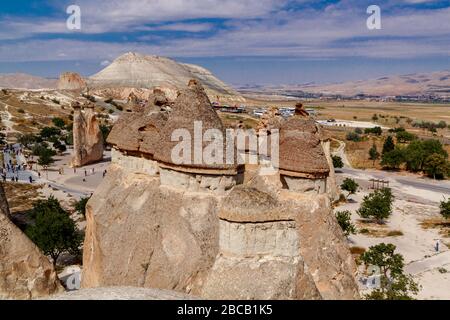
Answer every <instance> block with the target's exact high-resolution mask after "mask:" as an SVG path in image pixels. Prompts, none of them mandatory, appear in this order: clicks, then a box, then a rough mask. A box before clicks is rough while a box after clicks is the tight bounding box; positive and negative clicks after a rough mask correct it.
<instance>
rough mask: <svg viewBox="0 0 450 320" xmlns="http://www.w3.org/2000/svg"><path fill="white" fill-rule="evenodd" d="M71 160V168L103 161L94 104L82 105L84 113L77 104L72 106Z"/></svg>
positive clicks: (102, 144)
mask: <svg viewBox="0 0 450 320" xmlns="http://www.w3.org/2000/svg"><path fill="white" fill-rule="evenodd" d="M72 108H73V111H74V114H73V158H72V163H71V164H72V166H73V167H81V166H84V165H87V164H90V163H94V162H97V161H100V160H102V159H103V149H104V142H103V135H102V132H101V130H100V125H99V122H98V120H97V118H96V116H95V112H94V104H92V103H87V104H85V105H84V113H83V112H82V110H81V109H82V108H81V105H80V104H79V103H78V102H74V103H73V104H72Z"/></svg>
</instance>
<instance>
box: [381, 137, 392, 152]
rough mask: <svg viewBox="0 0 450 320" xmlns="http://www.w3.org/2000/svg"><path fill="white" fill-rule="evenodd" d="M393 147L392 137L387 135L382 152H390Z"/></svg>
mask: <svg viewBox="0 0 450 320" xmlns="http://www.w3.org/2000/svg"><path fill="white" fill-rule="evenodd" d="M394 149H395V144H394V139H392V137H391V136H388V137H387V138H386V140H385V141H384V144H383V150H382V152H381V153H382V154H385V153H387V152H390V151H392V150H394Z"/></svg>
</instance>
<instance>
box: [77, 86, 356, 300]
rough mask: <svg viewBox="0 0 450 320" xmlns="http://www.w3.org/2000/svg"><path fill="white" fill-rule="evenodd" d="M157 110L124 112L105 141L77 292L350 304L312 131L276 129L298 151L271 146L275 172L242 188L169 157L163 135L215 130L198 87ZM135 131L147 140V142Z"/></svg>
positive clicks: (225, 172) (304, 124)
mask: <svg viewBox="0 0 450 320" xmlns="http://www.w3.org/2000/svg"><path fill="white" fill-rule="evenodd" d="M155 101H156V100H155ZM157 101H165V100H164V99H157ZM164 103H165V102H164ZM164 103H163V104H164ZM158 109H160V107H158V106H156V105H155V104H153V105H152V106H148V107H147V108H145V109H144V110H138V111H132V112H129V113H125V114H124V115H123V116H124V117H125V119H128V120H127V121H124V120H119V122H118V124H117V125H116V126H115V127H114V128H113V130H112V132H111V136H110V138H109V139H108V141H110V142H111V143H112V144H113V153H112V158H113V160H112V165H111V166H110V168H109V170H108V174H107V176H106V177H105V179H104V180H103V182H102V184H101V185H100V186H99V188H98V189H97V190H96V192H95V193H94V195H93V196H92V198H91V199H90V200H89V202H88V204H87V228H86V239H85V243H84V250H83V253H84V256H83V277H82V286H83V287H85V288H90V287H103V286H117V285H119V286H124V285H127V286H140V287H149V288H150V287H151V288H159V289H170V290H176V291H179V292H184V293H189V294H192V295H195V296H200V297H204V298H213V299H354V298H358V289H357V285H356V282H355V280H354V273H355V272H356V267H355V264H354V261H353V258H352V256H351V254H350V252H349V249H348V247H347V243H346V239H345V237H344V235H343V233H342V231H341V230H340V228H339V225H338V223H337V221H336V220H335V217H334V216H333V214H332V211H331V206H330V200H329V196H328V193H327V189H326V179H327V176H328V173H329V171H330V168H329V167H328V162H327V159H326V156H325V152H324V150H323V149H322V146H321V142H320V133H319V132H318V129H317V127H316V126H315V123H314V122H312V123H311V122H309V120H307V119H306V120H305V119H303V120H301V119H298V118H294V119H293V120H292V121H294V122H290V121H287V122H286V123H284V124H283V125H282V126H281V129H282V131H283V132H282V135H281V137H282V139H284V140H282V141H284V142H285V143H286V145H295V144H301V146H302V148H301V147H296V148H295V149H294V150H292V151H290V150H288V149H282V148H280V150H281V155H280V158H281V159H284V162H283V161H282V165H283V167H282V170H280V172H279V173H277V174H273V175H271V176H262V175H258V174H256V175H255V176H254V177H253V178H251V179H249V180H248V181H246V182H245V183H244V179H243V172H242V167H240V166H239V165H237V164H236V163H232V164H226V165H224V164H218V163H207V162H205V161H204V160H202V161H200V162H197V163H196V162H193V163H191V162H189V163H175V162H174V161H173V159H172V158H171V157H170V152H171V150H172V149H173V147H174V142H173V141H171V138H170V133H171V132H172V131H173V130H175V129H179V128H182V129H186V130H187V131H188V132H192V131H193V130H194V131H195V129H194V128H193V123H194V122H195V121H201V122H202V123H203V129H216V130H218V131H219V132H221V131H222V130H223V124H222V123H221V121H220V119H219V118H218V117H217V114H215V112H214V110H213V109H212V108H211V106H210V102H209V99H208V98H207V95H206V93H205V92H204V90H202V88H201V86H200V85H199V84H198V83H196V82H195V81H193V82H191V83H190V86H189V88H188V89H184V90H182V92H181V93H180V95H179V97H178V98H177V100H176V101H175V104H174V105H173V111H169V112H168V111H161V110H160V111H158ZM156 115H159V117H162V118H158V117H157V116H156ZM158 119H160V120H161V119H162V120H161V121H160V120H158ZM121 128H122V129H121ZM144 128H146V129H144ZM146 130H148V132H152V135H151V136H152V137H153V138H155V140H149V141H152V142H151V143H148V144H146V143H144V142H145V141H146V139H150V138H147V137H146V136H145V135H144V133H145V132H146ZM120 132H126V138H123V137H121V136H120ZM192 139H193V138H192ZM309 140H312V141H309ZM191 142H193V141H191ZM223 143H226V141H223ZM286 145H285V146H286ZM289 152H291V153H289ZM295 152H296V153H297V154H295ZM191 156H192V155H191ZM189 160H192V159H189ZM303 160H304V161H310V163H309V162H303ZM256 172H258V170H257V171H256Z"/></svg>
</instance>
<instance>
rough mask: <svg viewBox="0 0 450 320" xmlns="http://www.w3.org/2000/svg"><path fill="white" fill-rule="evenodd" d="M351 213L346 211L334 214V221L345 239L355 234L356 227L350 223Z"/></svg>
mask: <svg viewBox="0 0 450 320" xmlns="http://www.w3.org/2000/svg"><path fill="white" fill-rule="evenodd" d="M351 216H352V215H351V213H350V211H348V210H345V211H338V212H336V220H337V222H338V223H339V226H340V227H341V229H342V231H344V234H345V236H346V237H348V236H349V235H351V234H355V233H356V227H355V225H354V224H353V223H352V219H351Z"/></svg>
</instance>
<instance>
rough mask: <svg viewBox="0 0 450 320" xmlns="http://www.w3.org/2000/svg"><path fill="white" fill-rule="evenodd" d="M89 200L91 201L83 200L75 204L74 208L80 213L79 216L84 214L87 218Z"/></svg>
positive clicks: (87, 198)
mask: <svg viewBox="0 0 450 320" xmlns="http://www.w3.org/2000/svg"><path fill="white" fill-rule="evenodd" d="M89 199H90V197H84V198H81V199H80V200H78V201H77V202H75V204H74V206H73V208H74V209H75V211H76V212H78V213H79V214H82V215H83V216H84V217H86V205H87V203H88V201H89Z"/></svg>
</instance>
